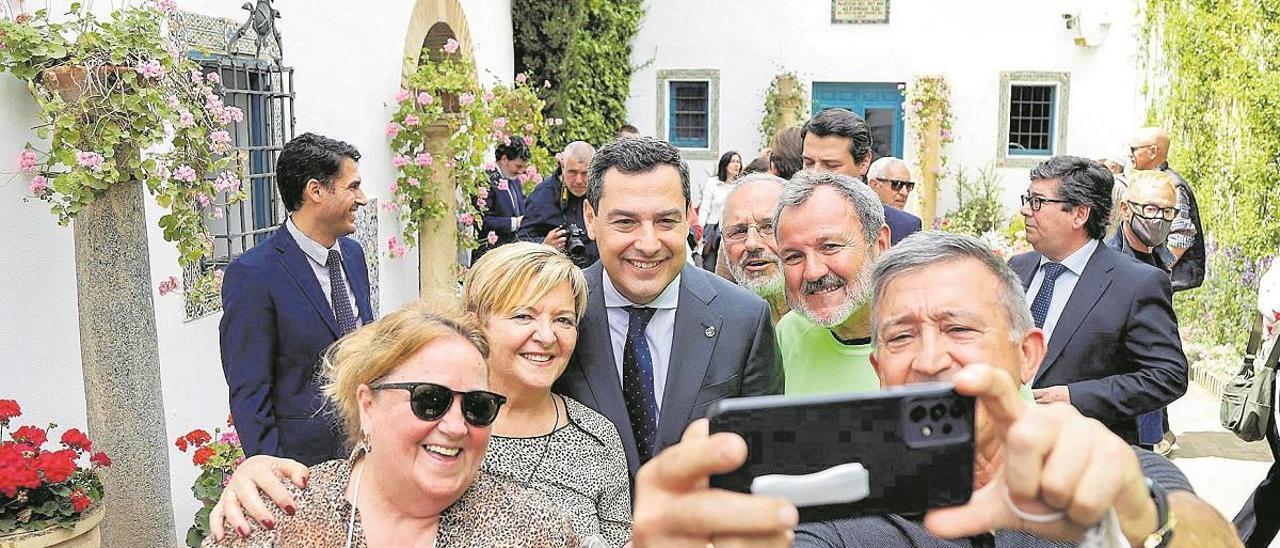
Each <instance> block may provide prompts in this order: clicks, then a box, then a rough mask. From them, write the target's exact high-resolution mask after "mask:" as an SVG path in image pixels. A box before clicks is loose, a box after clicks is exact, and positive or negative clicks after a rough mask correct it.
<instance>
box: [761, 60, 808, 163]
mask: <svg viewBox="0 0 1280 548" xmlns="http://www.w3.org/2000/svg"><path fill="white" fill-rule="evenodd" d="M777 79H778V106H779V107H781V108H780V110H779V113H780V114H781V116H779V117H778V126H777V128H776V129H775V131H782V130H784V129H787V128H789V127H796V126H799V125H800V123H801V122H803V121H804V114H805V112H804V99H803V97H801V95H800V93H801V92H800V83H799V82H797V81H796V79H795V78H794V77H792V76H791V75H790V74H780V75H778V76H777ZM769 139H770V140H772V139H773V135H770V136H769ZM770 144H772V143H771V142H767V143H763V145H762V146H769V145H770Z"/></svg>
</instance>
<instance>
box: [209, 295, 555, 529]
mask: <svg viewBox="0 0 1280 548" xmlns="http://www.w3.org/2000/svg"><path fill="white" fill-rule="evenodd" d="M488 351H489V348H488V343H487V341H486V339H485V336H484V334H483V332H482V331H481V330H480V328H479V326H478V325H476V324H475V323H474V321H473V320H471V319H469V318H467V317H464V316H463V315H461V314H458V313H456V312H451V311H433V310H431V309H430V308H429V307H427V306H426V305H423V304H412V305H409V306H407V307H405V308H403V309H401V310H399V311H397V312H395V313H392V314H390V315H388V316H387V317H385V318H383V319H381V320H378V321H377V322H374V323H373V324H370V325H368V326H365V327H364V328H362V329H359V330H357V331H355V332H353V333H352V334H350V335H348V336H346V337H344V338H343V339H341V340H340V341H338V343H336V344H335V345H334V346H333V347H331V348H330V350H329V351H328V353H327V355H326V357H325V358H324V360H323V370H324V374H325V380H326V385H325V388H324V392H325V395H326V396H327V397H328V398H329V399H330V401H331V402H332V403H333V405H334V408H335V409H336V411H337V412H338V414H339V415H341V417H342V420H343V423H344V424H345V426H346V431H347V435H348V438H349V441H350V442H351V443H352V444H353V445H354V446H355V450H354V451H353V452H352V454H351V457H350V458H348V459H345V460H332V461H328V462H324V463H321V464H319V465H316V466H315V467H313V468H312V469H311V470H310V474H309V481H304V482H302V484H303V485H305V487H301V488H300V487H297V486H294V485H291V484H288V483H287V482H283V483H282V482H276V483H275V485H266V484H264V485H263V488H264V490H266V491H267V492H268V493H275V494H279V493H280V492H281V491H284V492H287V494H288V495H289V497H288V498H289V499H290V501H289V502H288V503H287V504H286V505H284V506H283V507H281V508H277V509H275V511H273V512H271V514H270V517H262V518H260V519H259V520H258V521H259V522H260V523H261V525H262V526H261V527H254V528H252V529H250V528H249V526H247V525H245V526H242V527H241V528H240V529H239V535H219V534H215V535H214V536H213V537H210V538H207V539H205V541H204V545H205V546H255V547H256V546H334V547H337V546H345V547H360V546H370V545H372V546H439V547H443V546H493V545H512V544H515V543H519V544H520V545H529V546H564V545H566V544H569V543H573V542H576V536H575V535H574V534H573V531H572V530H571V529H570V527H569V524H568V522H567V520H566V519H565V517H564V515H563V514H562V513H561V512H560V511H559V510H558V509H556V508H555V507H554V506H552V505H551V504H550V502H549V501H547V500H546V498H545V497H543V496H542V495H540V494H538V493H537V492H535V491H533V490H530V489H526V488H523V487H520V486H519V485H517V484H514V483H512V482H510V481H508V480H505V479H502V478H498V477H495V476H493V475H491V474H488V473H485V472H483V471H481V469H480V468H481V462H482V460H483V459H484V455H485V449H486V446H487V445H488V444H489V439H490V431H491V428H492V424H493V422H494V421H495V420H496V419H497V417H498V413H499V410H500V409H501V408H502V406H503V404H505V403H506V398H505V397H503V396H501V395H499V394H497V393H494V392H491V391H489V371H488V367H487V365H486V363H485V358H486V355H487V354H488ZM272 479H274V478H272ZM267 483H270V482H267ZM227 491H228V492H229V493H231V494H232V495H234V491H232V490H227ZM259 502H260V501H259ZM218 528H219V529H221V522H220V521H219V527H218ZM218 536H221V537H222V538H221V540H215V537H218Z"/></svg>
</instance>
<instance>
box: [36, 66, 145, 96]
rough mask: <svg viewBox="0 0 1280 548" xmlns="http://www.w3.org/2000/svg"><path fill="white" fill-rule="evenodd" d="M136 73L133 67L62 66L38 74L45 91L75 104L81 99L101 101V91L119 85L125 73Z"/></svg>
mask: <svg viewBox="0 0 1280 548" xmlns="http://www.w3.org/2000/svg"><path fill="white" fill-rule="evenodd" d="M131 72H137V69H135V68H134V67H120V66H115V65H102V66H97V67H92V70H90V68H88V67H85V66H82V65H62V66H58V67H53V68H50V69H45V70H44V71H43V72H41V73H40V83H41V84H43V85H44V87H45V89H47V90H49V91H51V92H53V93H57V94H58V95H59V96H60V97H62V100H63V101H66V102H68V103H75V102H78V101H79V100H80V98H81V97H86V98H88V99H90V100H91V101H93V100H97V101H101V100H102V99H103V92H102V90H106V89H111V88H114V87H116V86H117V85H120V81H121V80H122V79H124V74H125V73H131Z"/></svg>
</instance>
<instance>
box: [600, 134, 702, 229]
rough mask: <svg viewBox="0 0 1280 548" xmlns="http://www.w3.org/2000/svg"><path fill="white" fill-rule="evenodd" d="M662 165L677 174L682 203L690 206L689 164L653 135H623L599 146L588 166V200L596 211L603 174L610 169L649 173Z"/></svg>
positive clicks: (678, 153) (667, 144)
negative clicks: (682, 197)
mask: <svg viewBox="0 0 1280 548" xmlns="http://www.w3.org/2000/svg"><path fill="white" fill-rule="evenodd" d="M661 165H668V166H671V167H673V168H675V169H676V171H677V172H678V173H679V174H680V190H681V191H682V192H683V193H684V205H685V207H689V166H688V164H685V163H684V159H682V158H681V157H680V150H679V149H677V148H676V147H674V146H672V145H671V143H668V142H666V141H659V140H657V139H654V138H653V137H623V138H621V139H616V140H614V141H612V142H610V143H609V144H607V145H605V146H602V147H600V150H598V151H596V155H595V156H594V157H592V158H591V167H588V168H587V202H588V203H590V204H591V207H592V208H593V209H595V210H597V211H599V209H600V198H601V197H603V196H604V174H605V172H607V171H609V169H610V168H617V169H618V171H621V172H623V173H628V174H630V173H648V172H650V171H653V170H654V169H655V168H657V167H658V166H661Z"/></svg>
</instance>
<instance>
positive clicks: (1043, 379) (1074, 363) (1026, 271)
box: [1009, 156, 1187, 444]
mask: <svg viewBox="0 0 1280 548" xmlns="http://www.w3.org/2000/svg"><path fill="white" fill-rule="evenodd" d="M1112 184H1113V181H1112V176H1111V172H1110V171H1108V170H1107V168H1105V167H1103V166H1102V164H1099V163H1098V162H1095V161H1093V160H1088V159H1084V158H1077V157H1073V156H1055V157H1053V158H1050V159H1049V160H1048V161H1045V162H1043V163H1041V164H1040V165H1038V166H1036V167H1035V168H1034V169H1032V170H1031V185H1030V187H1029V188H1028V190H1027V195H1025V196H1023V197H1022V204H1023V205H1022V216H1023V217H1025V218H1026V225H1027V241H1028V242H1029V243H1031V246H1032V247H1033V248H1034V249H1035V251H1033V252H1029V253H1024V254H1022V255H1018V256H1016V257H1014V258H1013V259H1011V260H1010V261H1009V265H1010V266H1011V267H1012V268H1013V270H1014V271H1015V272H1017V273H1018V275H1019V276H1020V277H1021V278H1022V283H1023V286H1024V287H1026V288H1027V297H1028V300H1030V301H1031V315H1032V318H1033V319H1034V321H1035V324H1036V327H1039V328H1042V329H1043V330H1044V332H1045V335H1046V336H1047V337H1048V339H1049V344H1048V350H1047V353H1046V354H1045V357H1044V360H1043V361H1042V362H1041V364H1040V369H1039V370H1038V371H1037V372H1036V375H1035V379H1034V381H1033V383H1032V389H1033V390H1032V391H1033V393H1034V395H1035V398H1036V401H1037V402H1041V403H1052V402H1066V403H1070V404H1071V405H1073V406H1075V407H1076V409H1078V410H1080V412H1081V413H1082V414H1084V415H1085V416H1087V417H1092V418H1095V419H1098V420H1099V421H1101V422H1102V423H1103V424H1105V425H1107V427H1108V428H1110V429H1111V431H1113V432H1115V433H1116V435H1118V436H1120V437H1121V438H1123V439H1124V440H1125V441H1127V442H1129V443H1131V444H1136V443H1138V426H1137V420H1136V418H1137V417H1138V416H1139V415H1141V414H1143V413H1147V412H1150V411H1153V410H1156V409H1160V408H1162V407H1164V406H1167V405H1169V404H1170V403H1172V402H1173V401H1174V400H1176V399H1178V398H1179V397H1181V396H1182V394H1183V393H1185V392H1186V390H1187V358H1186V356H1185V355H1183V353H1182V342H1181V341H1180V340H1179V338H1178V324H1177V320H1176V319H1175V318H1174V315H1173V304H1172V296H1173V293H1172V291H1171V289H1170V286H1169V275H1168V274H1167V273H1165V272H1164V271H1161V270H1159V269H1157V268H1155V267H1152V266H1150V265H1147V264H1143V263H1140V262H1138V261H1136V260H1134V259H1133V258H1131V257H1127V256H1125V255H1123V254H1121V253H1120V252H1117V251H1115V250H1112V249H1111V248H1109V247H1107V246H1106V245H1103V244H1102V242H1101V238H1102V237H1103V231H1104V230H1105V228H1106V224H1107V219H1108V218H1109V216H1110V214H1111V186H1112Z"/></svg>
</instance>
